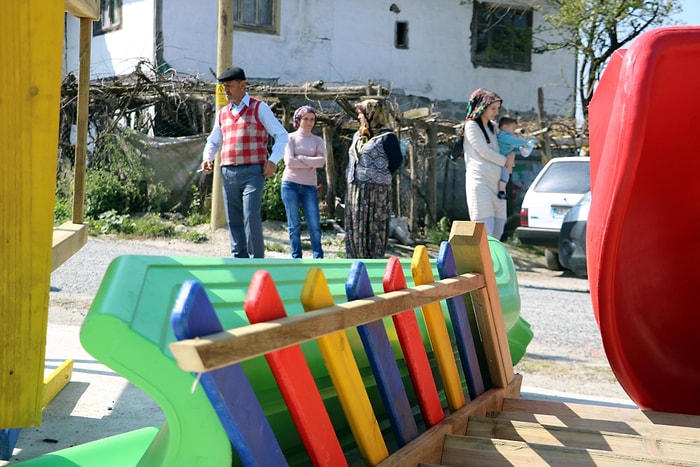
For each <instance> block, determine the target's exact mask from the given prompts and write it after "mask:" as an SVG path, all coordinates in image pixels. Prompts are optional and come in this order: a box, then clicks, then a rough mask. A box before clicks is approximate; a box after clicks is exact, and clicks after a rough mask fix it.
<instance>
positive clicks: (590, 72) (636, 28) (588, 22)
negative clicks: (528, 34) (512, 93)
mask: <svg viewBox="0 0 700 467" xmlns="http://www.w3.org/2000/svg"><path fill="white" fill-rule="evenodd" d="M543 4H544V5H546V6H547V7H551V8H553V10H548V11H557V12H558V13H556V14H545V15H544V19H545V22H546V24H547V25H546V26H544V28H543V31H544V29H547V28H552V29H553V30H554V31H556V32H557V33H558V35H559V42H552V43H545V44H543V45H541V46H539V47H537V48H536V51H537V52H546V51H552V50H559V49H573V50H576V51H577V53H578V57H579V61H578V63H579V67H578V70H577V78H576V79H577V86H576V87H577V89H578V93H579V99H580V101H581V105H582V108H583V115H584V118H585V119H586V121H588V105H589V104H590V102H591V98H592V97H593V91H594V90H595V86H596V84H597V83H598V81H599V80H600V77H601V75H602V73H603V70H604V69H605V65H606V64H607V62H608V60H609V59H610V57H611V56H612V54H613V53H614V52H615V51H616V50H618V49H620V48H622V47H624V46H626V45H628V44H629V43H630V42H631V41H632V40H633V39H634V38H636V37H637V36H639V35H640V34H641V33H643V32H644V31H646V30H648V29H651V28H654V27H657V26H661V25H663V24H668V23H669V17H670V15H671V14H673V13H675V12H677V11H679V10H680V9H681V8H680V4H679V0H544V1H543Z"/></svg>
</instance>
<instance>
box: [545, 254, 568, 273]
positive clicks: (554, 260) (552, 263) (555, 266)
mask: <svg viewBox="0 0 700 467" xmlns="http://www.w3.org/2000/svg"><path fill="white" fill-rule="evenodd" d="M544 259H545V262H546V263H547V269H549V270H550V271H561V270H562V269H564V268H562V267H561V264H559V254H557V253H555V252H553V251H552V250H544Z"/></svg>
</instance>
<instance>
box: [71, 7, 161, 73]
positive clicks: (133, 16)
mask: <svg viewBox="0 0 700 467" xmlns="http://www.w3.org/2000/svg"><path fill="white" fill-rule="evenodd" d="M122 11H123V23H122V28H121V29H118V30H116V31H112V32H109V33H107V34H103V35H101V36H94V37H93V38H92V44H91V48H92V50H91V60H90V75H91V78H93V79H94V78H102V77H110V76H115V75H122V74H127V73H130V72H132V71H134V67H135V66H136V64H137V63H138V62H140V61H141V60H148V61H150V62H152V61H153V51H154V43H155V40H154V35H155V33H154V30H153V28H154V21H153V0H123V10H122ZM79 29H80V21H79V20H78V19H76V18H72V17H69V18H68V19H67V20H66V36H67V42H66V49H67V50H66V55H65V61H66V69H67V71H68V72H73V73H75V74H77V73H78V68H79V66H78V60H79V57H80V55H79V53H78V50H79V37H78V35H77V34H75V36H73V34H72V33H71V31H72V30H75V31H78V30H79ZM68 37H70V41H68Z"/></svg>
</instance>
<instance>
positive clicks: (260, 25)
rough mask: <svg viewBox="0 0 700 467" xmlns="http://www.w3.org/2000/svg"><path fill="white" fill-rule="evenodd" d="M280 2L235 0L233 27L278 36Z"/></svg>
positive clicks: (271, 0) (274, 0)
mask: <svg viewBox="0 0 700 467" xmlns="http://www.w3.org/2000/svg"><path fill="white" fill-rule="evenodd" d="M278 8H279V0H234V2H233V25H234V26H235V27H237V28H238V29H243V30H247V31H253V32H265V33H269V34H278V26H277V18H278V17H279V13H278V11H279V10H278Z"/></svg>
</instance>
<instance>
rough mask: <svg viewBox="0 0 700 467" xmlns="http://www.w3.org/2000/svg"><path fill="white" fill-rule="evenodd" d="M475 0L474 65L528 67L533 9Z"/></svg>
mask: <svg viewBox="0 0 700 467" xmlns="http://www.w3.org/2000/svg"><path fill="white" fill-rule="evenodd" d="M501 5H502V4H494V3H486V2H474V17H473V18H472V63H473V64H474V66H484V67H490V68H508V69H511V70H521V71H530V69H531V60H530V54H531V51H532V9H531V8H517V7H513V6H510V7H506V6H501Z"/></svg>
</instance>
